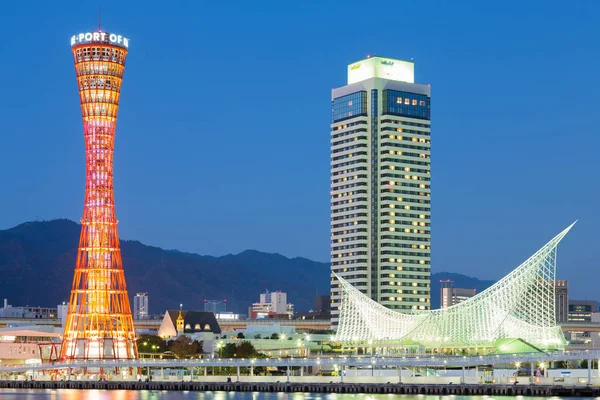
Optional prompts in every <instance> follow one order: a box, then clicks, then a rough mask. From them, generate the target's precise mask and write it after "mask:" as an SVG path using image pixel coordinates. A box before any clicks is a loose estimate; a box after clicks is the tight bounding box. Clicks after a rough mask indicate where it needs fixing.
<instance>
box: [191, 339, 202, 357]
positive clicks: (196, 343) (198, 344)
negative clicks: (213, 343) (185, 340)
mask: <svg viewBox="0 0 600 400" xmlns="http://www.w3.org/2000/svg"><path fill="white" fill-rule="evenodd" d="M192 344H193V345H194V346H195V347H196V354H204V343H203V342H200V341H198V340H194V341H193V342H192Z"/></svg>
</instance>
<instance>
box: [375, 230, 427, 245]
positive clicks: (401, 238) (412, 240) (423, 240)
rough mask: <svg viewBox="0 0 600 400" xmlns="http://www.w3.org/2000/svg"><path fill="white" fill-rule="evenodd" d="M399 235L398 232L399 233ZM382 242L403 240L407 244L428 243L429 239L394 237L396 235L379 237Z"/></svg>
mask: <svg viewBox="0 0 600 400" xmlns="http://www.w3.org/2000/svg"><path fill="white" fill-rule="evenodd" d="M399 233H400V232H399ZM381 239H382V240H386V239H389V240H404V241H409V242H427V243H429V241H430V240H429V238H424V237H415V236H396V235H381Z"/></svg>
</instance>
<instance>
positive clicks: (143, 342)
mask: <svg viewBox="0 0 600 400" xmlns="http://www.w3.org/2000/svg"><path fill="white" fill-rule="evenodd" d="M153 346H156V347H153ZM137 347H138V353H147V354H150V353H164V352H165V351H166V350H167V342H166V341H165V340H164V339H163V338H161V337H160V336H155V335H140V337H139V338H138V340H137Z"/></svg>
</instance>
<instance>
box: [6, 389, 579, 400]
mask: <svg viewBox="0 0 600 400" xmlns="http://www.w3.org/2000/svg"><path fill="white" fill-rule="evenodd" d="M392 398H394V399H400V400H413V399H414V400H440V399H441V400H483V399H485V400H493V399H494V398H499V399H505V400H508V399H516V398H519V399H527V400H529V399H532V400H542V399H546V397H527V398H524V397H522V396H514V397H509V396H425V395H392V394H369V395H367V394H333V393H331V394H319V393H236V392H167V391H150V390H140V391H134V390H75V389H64V390H50V389H47V390H42V389H36V390H33V389H32V390H27V389H0V399H2V400H5V399H8V400H13V399H15V400H17V399H18V400H45V399H51V400H158V399H161V400H162V399H166V400H194V399H201V400H383V399H386V400H389V399H392ZM568 398H569V397H562V398H561V397H551V399H553V400H559V399H568ZM573 399H575V398H573ZM577 399H578V400H584V399H591V398H586V397H577Z"/></svg>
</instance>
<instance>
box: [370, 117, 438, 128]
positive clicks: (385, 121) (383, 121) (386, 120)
mask: <svg viewBox="0 0 600 400" xmlns="http://www.w3.org/2000/svg"><path fill="white" fill-rule="evenodd" d="M381 123H382V124H394V125H404V126H415V127H418V128H425V129H429V128H430V124H421V123H418V122H409V121H401V120H397V119H382V120H381Z"/></svg>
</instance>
